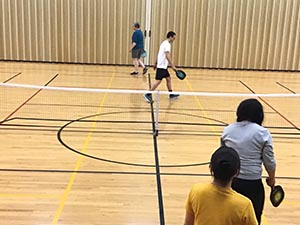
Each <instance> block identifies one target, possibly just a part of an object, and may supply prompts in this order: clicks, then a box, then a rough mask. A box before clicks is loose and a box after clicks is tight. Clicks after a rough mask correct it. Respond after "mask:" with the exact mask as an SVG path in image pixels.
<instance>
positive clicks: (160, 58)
mask: <svg viewBox="0 0 300 225" xmlns="http://www.w3.org/2000/svg"><path fill="white" fill-rule="evenodd" d="M166 52H169V53H170V52H171V44H170V42H169V41H168V40H164V41H163V42H162V43H161V44H160V46H159V51H158V55H157V68H160V69H167V68H168V64H169V62H168V60H167V57H166Z"/></svg>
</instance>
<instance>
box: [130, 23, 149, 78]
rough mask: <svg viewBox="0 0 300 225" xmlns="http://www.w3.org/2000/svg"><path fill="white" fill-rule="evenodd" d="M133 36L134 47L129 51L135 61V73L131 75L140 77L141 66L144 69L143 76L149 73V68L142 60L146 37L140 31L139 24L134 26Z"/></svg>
mask: <svg viewBox="0 0 300 225" xmlns="http://www.w3.org/2000/svg"><path fill="white" fill-rule="evenodd" d="M133 30H134V32H133V34H132V42H131V43H132V45H131V48H130V50H129V52H131V57H132V59H133V65H134V71H133V72H132V73H130V74H131V75H133V76H135V75H138V74H139V72H138V68H139V65H141V66H142V67H143V74H145V73H147V70H148V69H147V67H146V66H145V65H144V63H143V61H142V60H141V54H142V52H143V51H144V36H143V32H142V31H141V29H140V24H139V23H134V24H133Z"/></svg>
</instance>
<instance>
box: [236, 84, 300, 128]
mask: <svg viewBox="0 0 300 225" xmlns="http://www.w3.org/2000/svg"><path fill="white" fill-rule="evenodd" d="M240 83H241V84H242V85H244V86H245V87H246V88H247V89H248V90H249V91H251V92H252V93H253V94H256V93H255V91H253V90H252V89H251V88H250V87H249V86H248V85H246V84H245V83H244V82H243V81H241V80H240ZM258 98H259V99H260V100H261V101H263V102H264V103H265V104H266V105H267V106H269V107H270V108H271V109H272V110H273V111H274V112H276V113H277V114H278V115H279V116H280V117H281V118H282V119H284V120H285V121H286V122H288V123H289V124H290V125H292V127H294V128H295V129H297V130H298V131H300V128H299V127H298V126H296V124H294V123H293V122H292V121H290V120H289V119H288V118H286V117H285V116H284V115H283V114H281V113H280V112H279V111H278V110H277V109H275V108H274V107H273V106H272V105H271V104H269V103H268V102H267V101H266V100H264V99H263V98H262V97H260V96H258Z"/></svg>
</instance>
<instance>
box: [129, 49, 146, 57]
mask: <svg viewBox="0 0 300 225" xmlns="http://www.w3.org/2000/svg"><path fill="white" fill-rule="evenodd" d="M143 50H144V49H142V48H139V49H134V50H132V51H131V57H132V58H133V59H139V58H141V54H142V52H143Z"/></svg>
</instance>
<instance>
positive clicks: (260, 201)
mask: <svg viewBox="0 0 300 225" xmlns="http://www.w3.org/2000/svg"><path fill="white" fill-rule="evenodd" d="M232 189H233V190H235V191H236V192H238V193H240V194H242V195H244V196H246V197H247V198H249V199H250V200H251V202H252V204H253V207H254V211H255V215H256V219H257V221H258V224H260V222H261V215H262V211H263V208H264V203H265V189H264V185H263V183H262V181H261V179H259V180H243V179H239V178H236V179H234V180H233V182H232Z"/></svg>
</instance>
